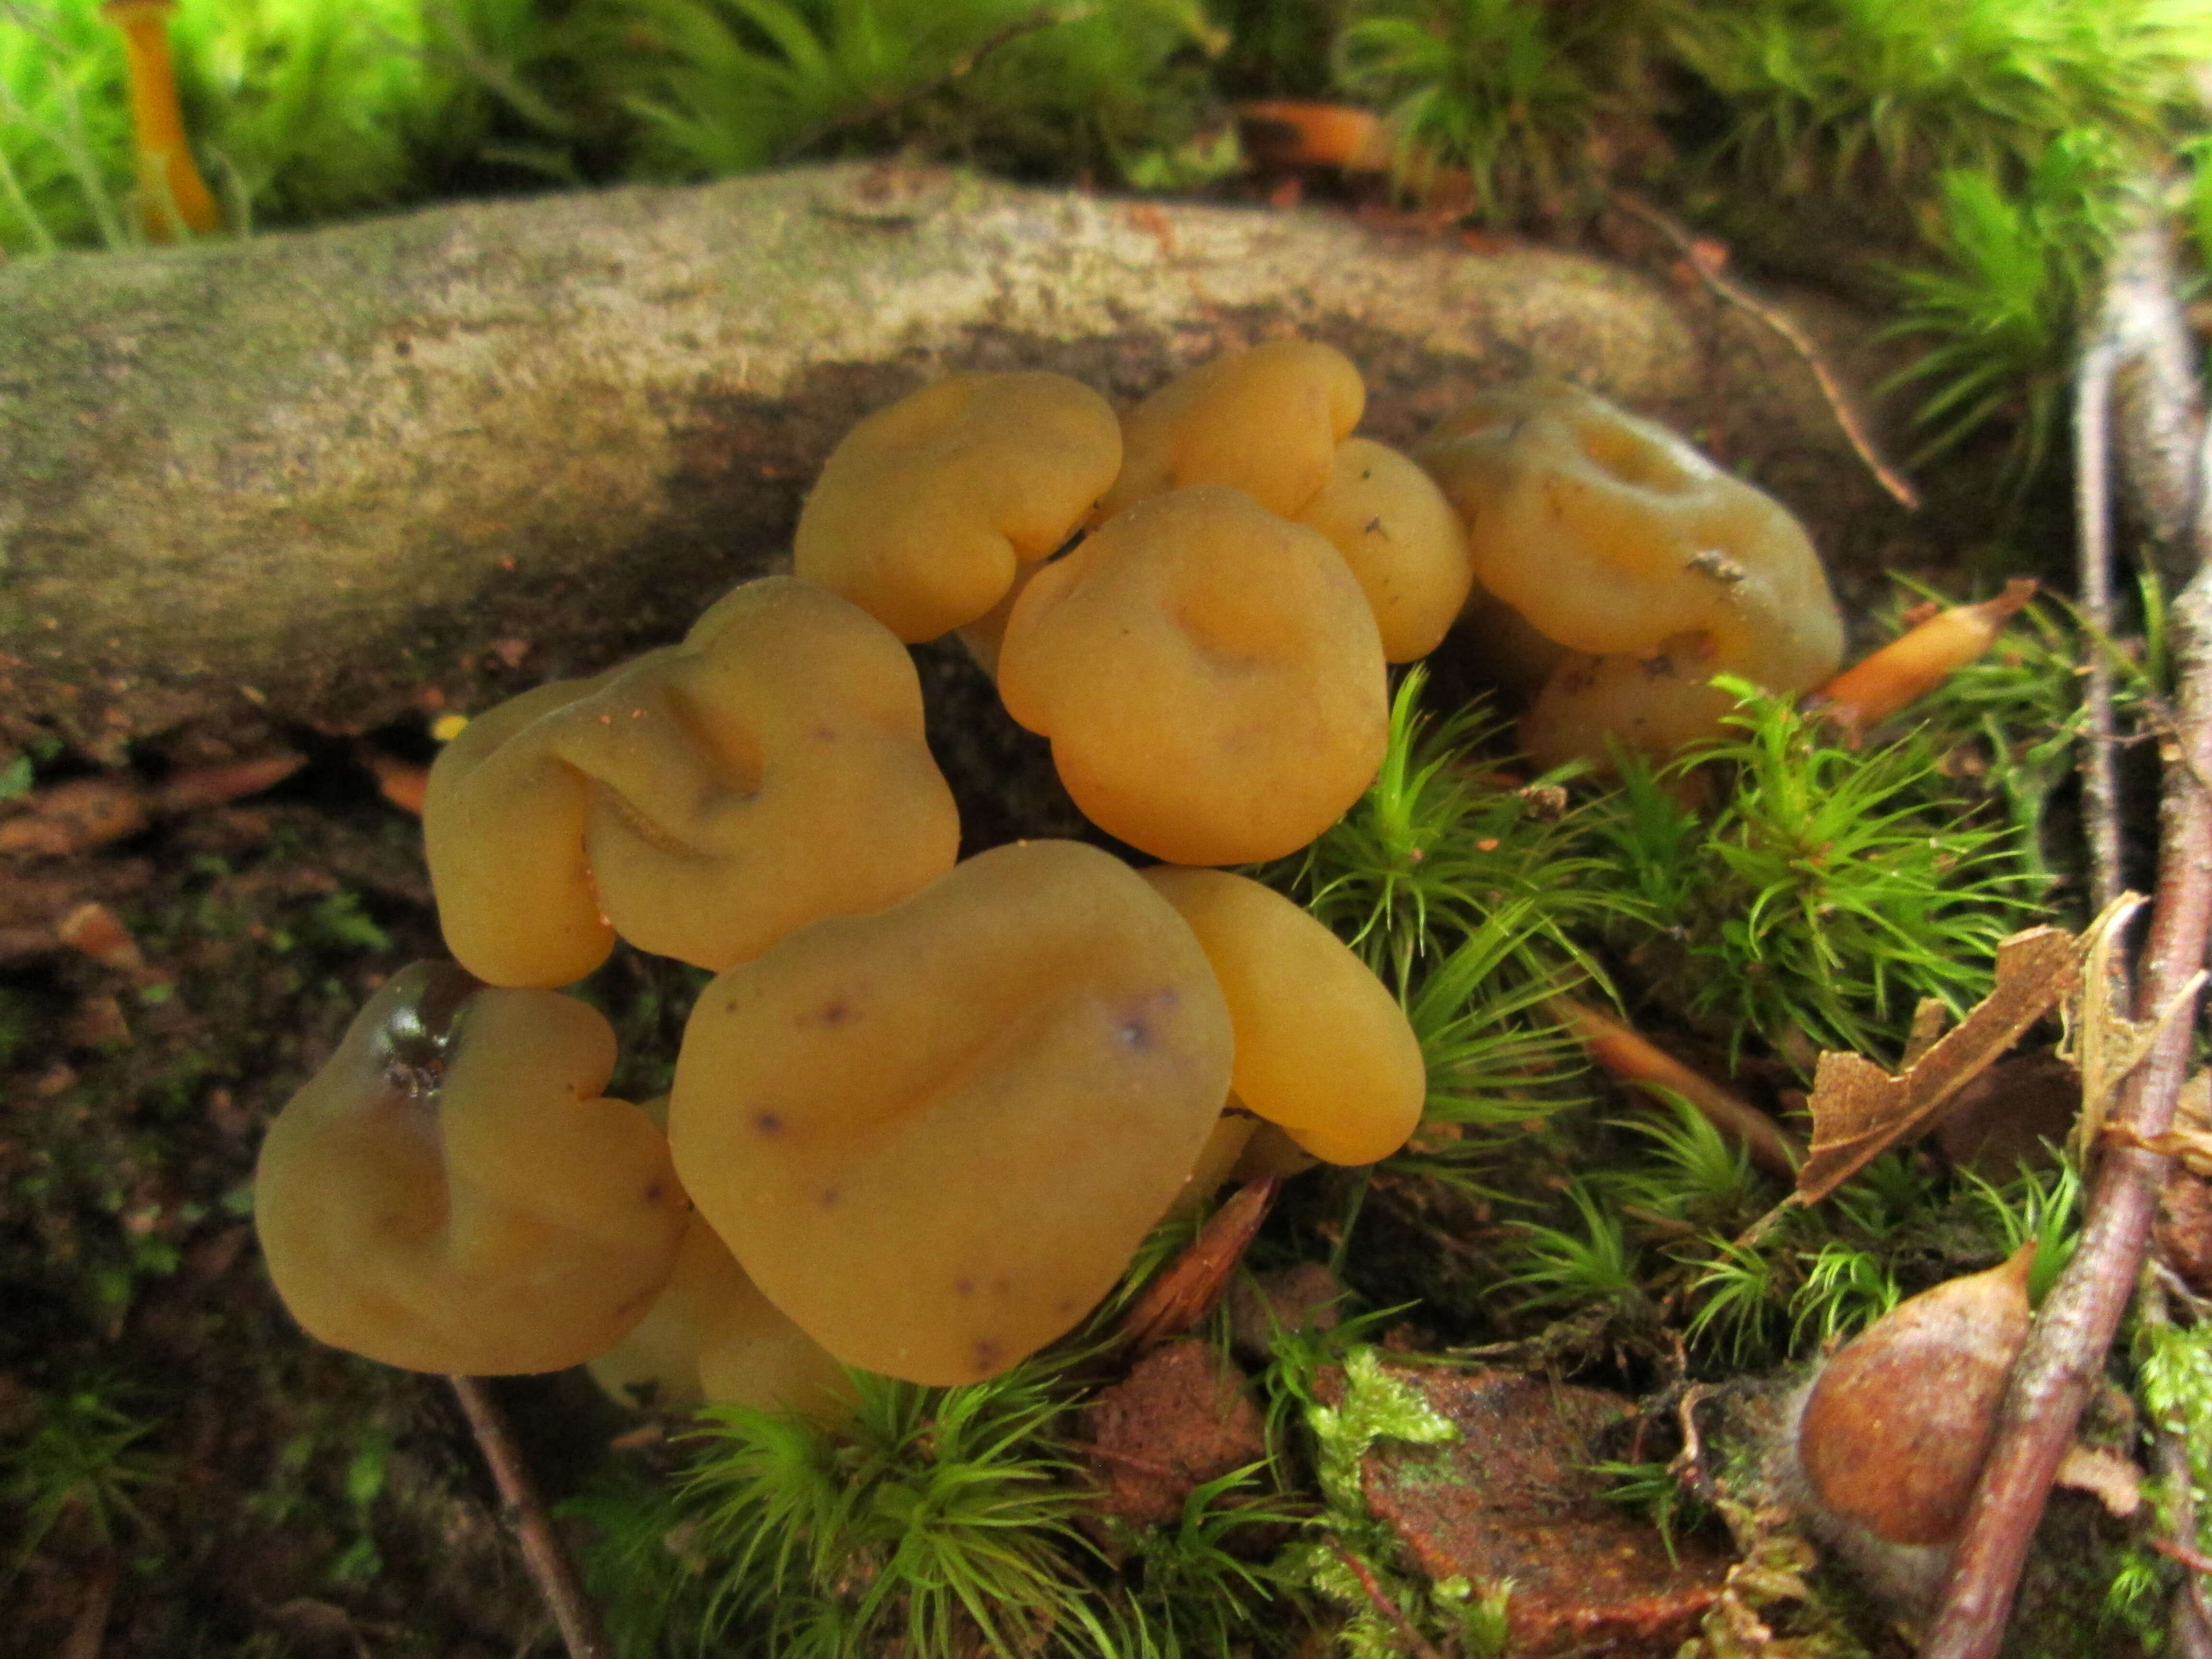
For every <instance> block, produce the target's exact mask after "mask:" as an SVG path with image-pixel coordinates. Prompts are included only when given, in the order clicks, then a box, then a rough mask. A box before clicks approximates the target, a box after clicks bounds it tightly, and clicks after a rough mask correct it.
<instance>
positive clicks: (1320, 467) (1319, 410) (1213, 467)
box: [1097, 340, 1367, 520]
mask: <svg viewBox="0 0 2212 1659" xmlns="http://www.w3.org/2000/svg"><path fill="white" fill-rule="evenodd" d="M1366 406H1367V388H1366V387H1365V386H1363V385H1362V384H1361V383H1360V379H1359V371H1358V369H1357V368H1353V367H1352V362H1351V360H1350V359H1348V358H1347V357H1346V356H1345V355H1344V354H1343V353H1342V352H1340V351H1338V350H1336V349H1334V348H1332V347H1329V346H1325V345H1317V344H1315V343H1312V342H1311V341H1308V340H1275V341H1271V342H1270V343H1267V344H1266V345H1260V346H1254V347H1253V348H1252V349H1250V350H1249V351H1240V352H1235V353H1232V354H1231V355H1230V356H1225V357H1217V358H1215V359H1214V360H1213V361H1212V362H1209V363H1201V364H1200V365H1199V367H1198V368H1194V369H1192V370H1190V371H1189V372H1188V373H1187V374H1179V375H1177V376H1176V378H1175V379H1174V380H1170V381H1169V382H1168V383H1167V384H1166V385H1165V386H1162V387H1161V388H1160V389H1159V390H1158V392H1153V393H1152V396H1151V397H1149V398H1146V399H1145V400H1144V401H1143V402H1142V403H1140V404H1137V406H1136V407H1135V408H1133V409H1132V410H1129V411H1128V412H1127V414H1126V415H1124V416H1122V417H1121V477H1118V478H1116V479H1115V481H1114V487H1113V489H1110V490H1109V491H1108V492H1107V494H1106V499H1105V500H1104V501H1102V502H1100V503H1099V507H1098V514H1097V516H1098V518H1099V519H1101V520H1104V519H1109V518H1111V517H1112V516H1113V515H1114V514H1115V513H1120V512H1121V511H1122V510H1123V509H1124V508H1126V507H1129V506H1131V505H1133V503H1135V502H1137V501H1142V500H1144V499H1145V498H1146V496H1149V495H1160V494H1162V493H1163V492H1164V491H1167V490H1170V489H1182V488H1184V487H1185V486H1187V485H1189V484H1200V483H1220V484H1233V485H1234V486H1235V487H1236V488H1237V489H1241V490H1243V492H1244V493H1245V494H1246V495H1249V496H1251V497H1252V499H1253V500H1254V501H1257V502H1259V503H1260V505H1261V506H1262V507H1266V508H1267V510H1268V511H1269V512H1270V513H1280V514H1281V515H1282V516H1283V517H1284V518H1286V519H1290V518H1295V517H1297V514H1298V513H1300V512H1301V511H1302V510H1304V507H1305V504H1306V503H1307V502H1308V501H1311V500H1312V499H1313V497H1314V495H1315V493H1316V491H1317V490H1319V489H1321V487H1322V485H1323V484H1324V483H1328V474H1329V468H1330V466H1331V465H1333V464H1334V461H1335V459H1336V446H1337V443H1338V441H1340V440H1341V439H1342V438H1343V437H1345V436H1346V435H1347V434H1348V433H1350V432H1351V430H1352V428H1353V427H1355V426H1358V424H1359V416H1360V413H1361V411H1362V410H1364V409H1365V408H1366Z"/></svg>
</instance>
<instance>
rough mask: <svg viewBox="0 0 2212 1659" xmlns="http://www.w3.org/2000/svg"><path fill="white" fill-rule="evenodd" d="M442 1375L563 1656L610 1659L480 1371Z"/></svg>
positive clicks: (534, 1484)
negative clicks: (483, 1464)
mask: <svg viewBox="0 0 2212 1659" xmlns="http://www.w3.org/2000/svg"><path fill="white" fill-rule="evenodd" d="M446 1380H447V1382H449V1383H452V1384H453V1393H454V1394H455V1395H458V1396H459V1399H460V1402H461V1411H462V1413H463V1414H464V1415H465V1416H466V1417H467V1418H468V1419H469V1428H470V1429H471V1431H472V1432H473V1433H474V1434H475V1435H476V1437H477V1446H478V1447H480V1448H481V1449H483V1455H484V1462H487V1463H489V1464H490V1465H491V1478H492V1480H493V1482H494V1484H495V1485H496V1486H498V1487H499V1501H500V1504H501V1508H502V1509H503V1510H505V1511H506V1518H507V1525H508V1526H509V1527H511V1528H513V1531H514V1535H515V1537H516V1539H517V1540H518V1541H520V1543H521V1545H522V1565H524V1566H525V1567H526V1568H527V1569H528V1570H529V1572H530V1577H531V1578H532V1582H534V1583H536V1584H537V1586H538V1594H539V1595H542V1596H544V1598H545V1605H546V1607H547V1608H548V1609H549V1610H550V1612H551V1613H552V1614H553V1622H554V1623H555V1624H556V1625H557V1626H560V1629H561V1643H562V1646H564V1647H566V1648H567V1649H568V1659H614V1652H615V1650H614V1649H613V1648H612V1647H611V1645H609V1644H608V1642H607V1637H606V1632H605V1629H604V1628H603V1627H602V1626H601V1625H600V1623H599V1609H598V1608H597V1607H593V1606H592V1602H591V1599H590V1598H589V1597H588V1596H586V1595H585V1594H584V1587H583V1586H582V1585H581V1584H580V1583H577V1582H576V1570H575V1569H574V1567H573V1566H572V1565H569V1561H568V1552H567V1551H566V1550H564V1549H562V1547H561V1540H560V1536H559V1534H556V1533H555V1531H554V1530H553V1520H552V1517H551V1516H549V1515H547V1514H546V1513H545V1505H544V1502H543V1501H542V1500H541V1499H540V1498H538V1483H537V1482H536V1481H534V1480H532V1479H531V1478H530V1470H529V1468H528V1467H527V1466H526V1464H525V1463H524V1462H523V1461H522V1453H521V1450H520V1448H518V1447H517V1446H516V1445H515V1443H514V1439H513V1436H511V1435H509V1434H508V1433H507V1419H505V1418H503V1417H501V1415H500V1410H499V1407H498V1406H497V1405H496V1404H495V1403H494V1402H493V1400H492V1397H491V1391H490V1390H489V1389H487V1388H485V1387H484V1385H483V1379H482V1378H481V1377H475V1376H449V1377H447V1379H446Z"/></svg>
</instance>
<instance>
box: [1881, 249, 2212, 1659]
mask: <svg viewBox="0 0 2212 1659" xmlns="http://www.w3.org/2000/svg"><path fill="white" fill-rule="evenodd" d="M2169 287H2170V285H2169ZM2168 412H2169V414H2170V416H2171V417H2172V420H2173V421H2177V422H2185V421H2186V420H2187V419H2189V418H2197V416H2196V415H2195V412H2194V411H2192V410H2189V409H2187V408H2186V407H2184V408H2181V409H2177V410H2170V411H2168ZM2197 424H2198V430H2197V442H2196V446H2195V447H2196V453H2197V463H2196V471H2195V476H2196V477H2199V478H2202V477H2207V476H2212V454H2208V453H2206V447H2205V432H2204V430H2203V422H2202V420H2201V418H2198V420H2197ZM2116 444H2117V447H2118V448H2119V449H2120V451H2121V452H2122V453H2123V454H2125V453H2127V452H2128V450H2129V449H2130V443H2129V441H2127V440H2126V439H2125V438H2124V437H2122V438H2118V439H2117V440H2116ZM2195 505H2196V513H2195V516H2194V520H2193V522H2192V524H2191V534H2190V541H2191V549H2190V552H2191V558H2192V560H2193V562H2194V566H2195V574H2192V575H2191V577H2190V579H2189V582H2188V585H2187V586H2185V587H2184V588H2183V589H2182V591H2181V594H2180V596H2179V599H2177V600H2176V601H2175V603H2174V605H2173V607H2172V613H2171V617H2170V618H2169V628H2170V631H2171V635H2172V641H2173V657H2174V663H2175V666H2176V670H2177V672H2178V674H2179V680H2180V685H2181V693H2180V699H2179V702H2180V707H2179V711H2178V719H2177V720H2176V723H2175V726H2174V729H2173V730H2172V732H2168V733H2167V734H2166V735H2165V737H2164V738H2163V739H2162V741H2161V744H2160V751H2161V757H2162V759H2163V760H2164V762H2165V776H2164V782H2163V785H2162V791H2161V796H2160V822H2159V863H2158V884H2157V896H2156V902H2155V908H2154V911H2153V914H2152V917H2151V925H2150V937H2149V939H2148V943H2147V945H2145V948H2144V951H2143V955H2142V962H2141V963H2140V969H2139V972H2138V975H2137V976H2136V993H2135V998H2134V1015H2135V1018H2136V1019H2137V1020H2139V1021H2160V1022H2161V1023H2160V1025H2159V1029H2158V1030H2157V1034H2156V1035H2155V1036H2154V1039H2153V1041H2152V1042H2151V1043H2150V1046H2149V1048H2148V1052H2147V1053H2146V1054H2144V1056H2143V1058H2142V1064H2141V1065H2139V1066H2136V1068H2135V1070H2134V1071H2133V1072H2131V1073H2130V1074H2129V1076H2128V1078H2127V1080H2126V1082H2125V1083H2124V1084H2123V1085H2122V1086H2121V1090H2120V1096H2119V1101H2118V1105H2117V1107H2116V1108H2115V1109H2114V1110H2113V1113H2112V1124H2113V1127H2114V1128H2115V1129H2116V1130H2117V1131H2118V1134H2119V1135H2121V1136H2124V1137H2128V1138H2131V1139H2133V1140H2134V1141H2136V1142H2137V1143H2141V1144H2137V1145H2122V1146H2106V1149H2105V1150H2104V1151H2103V1152H2101V1153H2100V1156H2099V1158H2098V1162H2097V1164H2096V1168H2095V1170H2094V1173H2093V1176H2092V1178H2091V1182H2090V1186H2089V1191H2088V1195H2087V1204H2086V1206H2085V1210H2084V1219H2083V1223H2082V1230H2081V1242H2080V1243H2079V1244H2078V1245H2076V1247H2075V1251H2074V1255H2073V1257H2072V1259H2071V1260H2070V1261H2069V1262H2068V1263H2067V1265H2066V1268H2065V1270H2064V1272H2063V1273H2061V1274H2060V1276H2059V1279H2058V1282H2057V1285H2054V1286H2053V1287H2052V1289H2051V1294H2050V1295H2049V1296H2048V1297H2046V1298H2045V1301H2044V1304H2043V1306H2042V1309H2041V1310H2039V1312H2038V1314H2037V1316H2036V1320H2035V1324H2034V1326H2033V1328H2031V1330H2030V1331H2029V1333H2028V1340H2027V1346H2025V1347H2024V1348H2023V1349H2022V1350H2021V1356H2020V1358H2019V1360H2018V1361H2017V1362H2016V1363H2015V1365H2014V1367H2013V1372H2012V1378H2011V1382H2010V1383H2009V1385H2008V1388H2007V1390H2006V1394H2005V1400H2004V1404H2003V1407H2002V1408H2001V1410H2000V1411H1999V1413H1998V1418H1997V1433H1996V1442H1995V1443H1994V1444H1993V1445H1992V1447H1991V1449H1990V1457H1989V1461H1988V1462H1987V1463H1986V1464H1985V1465H1984V1468H1983V1470H1982V1477H1981V1480H1980V1483H1979V1484H1978V1486H1977V1487H1976V1489H1975V1493H1974V1501H1973V1505H1972V1510H1970V1511H1969V1513H1968V1516H1967V1523H1966V1533H1965V1534H1964V1536H1963V1537H1962V1538H1961V1539H1960V1541H1959V1545H1958V1547H1957V1550H1956V1552H1955V1553H1954V1556H1953V1558H1952V1565H1951V1572H1950V1576H1949V1577H1948V1580H1947V1581H1946V1583H1945V1585H1944V1589H1943V1594H1942V1601H1940V1603H1939V1605H1938V1607H1937V1609H1936V1616H1935V1618H1934V1620H1933V1621H1932V1622H1931V1624H1930V1625H1929V1632H1928V1636H1927V1638H1926V1640H1925V1642H1924V1644H1923V1647H1922V1649H1921V1655H1922V1659H1989V1656H1990V1655H1993V1654H1994V1653H1995V1652H1996V1650H1997V1647H1998V1644H2000V1642H2001V1641H2002V1638H2003V1634H2004V1628H2005V1625H2006V1622H2007V1620H2008V1617H2009V1615H2010V1613H2011V1609H2012V1604H2013V1598H2014V1595H2015V1593H2016V1590H2017V1588H2018V1585H2019V1581H2020V1572H2021V1566H2022V1565H2023V1564H2024V1563H2025V1561H2026V1560H2027V1551H2028V1546H2029V1543H2030V1541H2031V1540H2032V1539H2033V1535H2034V1533H2035V1528H2036V1524H2037V1522H2039V1520H2040V1519H2041V1517H2042V1514H2043V1509H2044V1504H2045V1501H2046V1499H2047V1498H2048V1497H2049V1495H2050V1491H2051V1480H2052V1477H2053V1476H2054V1475H2055V1474H2056V1473H2057V1468H2058V1465H2059V1462H2060V1460H2061V1459H2062V1458H2063V1456H2064V1455H2065V1451H2066V1448H2067V1446H2068V1444H2069V1443H2070V1442H2071V1441H2072V1439H2073V1436H2074V1431H2075V1425H2076V1424H2077V1423H2078V1422H2079V1420H2080V1418H2081V1408H2082V1407H2083V1405H2084V1404H2085V1403H2086V1402H2087V1398H2088V1393H2089V1389H2090V1388H2091V1387H2092V1386H2093V1383H2094V1382H2095V1380H2096V1379H2097V1377H2098V1376H2100V1374H2101V1373H2102V1370H2103V1367H2104V1362H2105V1358H2106V1354H2107V1353H2108V1352H2109V1351H2110V1350H2111V1347H2112V1337H2113V1334H2115V1332H2117V1331H2118V1328H2119V1323H2120V1318H2121V1316H2122V1315H2123V1314H2124V1312H2125V1311H2126V1308H2127V1304H2128V1299H2129V1297H2130V1295H2131V1294H2132V1292H2133V1291H2134V1287H2135V1285H2136V1275H2137V1273H2138V1272H2139V1271H2140V1269H2141V1267H2142V1261H2143V1256H2144V1252H2145V1249H2146V1247H2147V1246H2148V1242H2149V1238H2150V1230H2151V1223H2152V1220H2153V1218H2154V1215H2155V1212H2156V1209H2157V1205H2158V1194H2159V1191H2160V1188H2161V1187H2162V1186H2163V1185H2164V1184H2165V1182H2166V1176H2167V1173H2168V1171H2169V1170H2170V1169H2171V1167H2172V1165H2171V1163H2170V1161H2169V1160H2168V1159H2166V1158H2163V1157H2160V1155H2159V1154H2157V1153H2155V1152H2150V1151H2148V1150H2146V1147H2147V1146H2149V1145H2155V1144H2156V1143H2157V1138H2158V1137H2159V1136H2160V1135H2163V1134H2165V1133H2166V1132H2167V1131H2168V1129H2170V1128H2171V1127H2172V1119H2173V1114H2174V1107H2175V1103H2176V1101H2177V1099H2178V1097H2179V1095H2180V1092H2181V1089H2182V1085H2183V1083H2184V1081H2185V1078H2186V1076H2187V1073H2188V1065H2189V1060H2190V1048H2191V1039H2192V1036H2193V1035H2194V1030H2195V1024H2196V1022H2195V1020H2194V1019H2193V1018H2188V1017H2187V1016H2186V1010H2187V1009H2188V1008H2189V1007H2190V1006H2191V1004H2192V1001H2193V999H2191V998H2190V997H2189V996H2188V995H2187V994H2185V987H2188V986H2189V985H2190V984H2191V981H2192V980H2194V979H2196V978H2197V975H2198V974H2199V973H2200V971H2201V970H2202V969H2203V965H2204V961H2205V953H2206V945H2207V941H2208V939H2212V791H2208V790H2207V789H2206V787H2205V785H2204V782H2203V780H2205V779H2206V778H2208V777H2212V513H2208V512H2207V511H2206V503H2205V501H2203V497H2202V495H2201V493H2200V495H2199V497H2198V499H2197V501H2196V504H2195ZM2177 1006H2179V1007H2180V1008H2181V1009H2182V1010H2183V1011H2184V1012H2183V1013H2182V1015H2181V1017H2172V1016H2170V1015H2169V1012H2168V1011H2169V1010H2172V1009H2175V1008H2176V1007H2177ZM2112 1138H2113V1137H2112V1135H2110V1134H2108V1135H2107V1136H2106V1139H2107V1141H2109V1140H2111V1139H2112Z"/></svg>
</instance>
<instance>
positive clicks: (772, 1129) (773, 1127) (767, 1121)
mask: <svg viewBox="0 0 2212 1659" xmlns="http://www.w3.org/2000/svg"><path fill="white" fill-rule="evenodd" d="M753 1127H754V1128H756V1129H757V1130H759V1131H760V1133H763V1134H764V1135H780V1134H781V1133H783V1120H782V1118H781V1117H779V1116H778V1115H776V1114H775V1113H774V1112H755V1113H754V1114H753Z"/></svg>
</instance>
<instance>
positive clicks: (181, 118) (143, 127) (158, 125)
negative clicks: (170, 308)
mask: <svg viewBox="0 0 2212 1659" xmlns="http://www.w3.org/2000/svg"><path fill="white" fill-rule="evenodd" d="M175 9H176V0H107V3H106V5H104V6H102V7H101V8H100V15H102V16H104V17H106V19H107V21H109V22H111V23H112V24H114V25H115V27H117V28H118V29H120V30H121V31H122V32H123V49H124V52H125V55H126V58H127V59H128V61H129V64H130V71H131V142H132V148H133V149H134V151H135V153H136V155H137V165H138V197H139V207H138V211H139V215H140V217H141V220H142V221H143V223H144V225H145V228H146V234H147V236H148V238H149V240H153V241H156V242H173V241H175V240H178V239H179V236H180V235H182V234H184V232H185V231H188V230H189V231H191V232H194V233H197V234H203V235H204V234H208V233H210V232H212V231H217V230H221V229H222V213H221V212H220V211H219V210H217V209H216V204H215V197H213V196H212V195H210V194H209V192H208V187H207V182H206V180H204V179H202V178H201V177H200V170H199V168H198V167H197V166H196V165H195V164H194V163H193V161H192V150H191V144H190V143H188V142H187V141H186V139H185V115H184V110H183V108H182V107H181V106H179V103H178V101H177V75H176V69H175V66H174V65H173V64H172V63H171V61H170V58H169V14H170V13H171V12H173V11H174V10H175Z"/></svg>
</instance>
